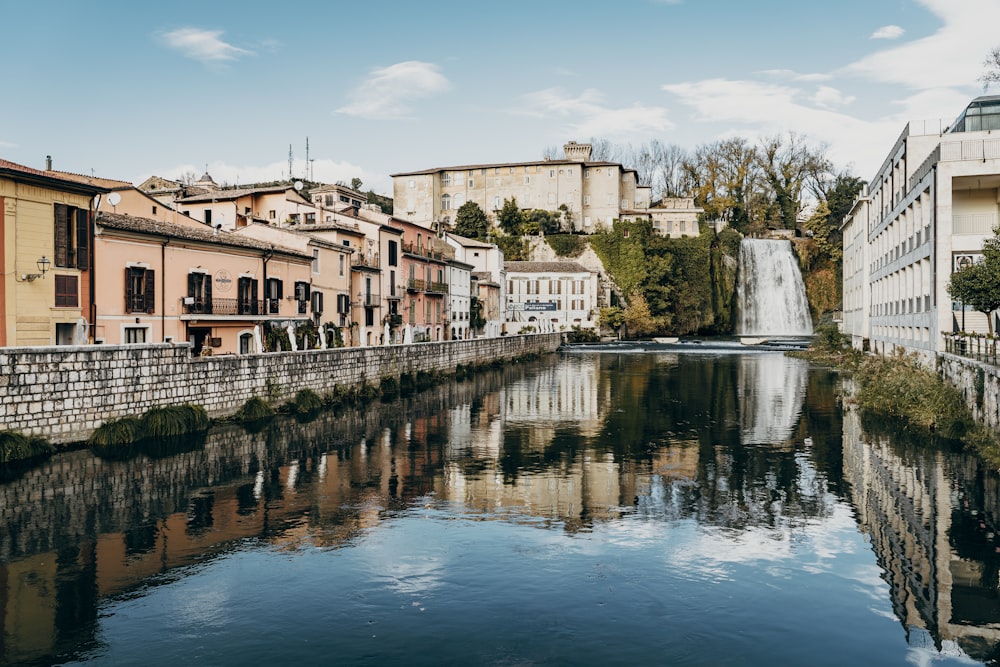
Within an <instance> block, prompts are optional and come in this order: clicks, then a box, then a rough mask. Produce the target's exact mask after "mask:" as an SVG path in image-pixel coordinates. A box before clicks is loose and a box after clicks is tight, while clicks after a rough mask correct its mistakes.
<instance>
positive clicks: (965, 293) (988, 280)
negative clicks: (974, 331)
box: [947, 259, 1000, 336]
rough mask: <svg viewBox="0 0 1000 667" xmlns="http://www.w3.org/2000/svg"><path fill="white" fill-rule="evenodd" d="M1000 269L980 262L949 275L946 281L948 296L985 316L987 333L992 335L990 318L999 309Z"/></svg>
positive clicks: (991, 320)
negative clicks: (987, 327)
mask: <svg viewBox="0 0 1000 667" xmlns="http://www.w3.org/2000/svg"><path fill="white" fill-rule="evenodd" d="M998 269H1000V267H997V266H990V265H989V264H988V263H987V261H986V260H985V259H984V261H982V262H977V263H975V264H970V265H969V266H966V267H965V268H962V269H959V270H958V271H956V272H955V273H953V274H951V278H949V279H948V287H947V290H948V294H950V295H951V298H953V299H955V300H957V301H961V302H962V303H963V304H965V305H968V306H972V308H973V309H974V310H978V311H979V312H980V313H983V314H984V315H986V321H987V323H988V326H989V333H990V335H991V336H992V335H993V319H992V318H991V317H990V313H992V312H993V311H994V310H996V309H997V308H1000V270H998Z"/></svg>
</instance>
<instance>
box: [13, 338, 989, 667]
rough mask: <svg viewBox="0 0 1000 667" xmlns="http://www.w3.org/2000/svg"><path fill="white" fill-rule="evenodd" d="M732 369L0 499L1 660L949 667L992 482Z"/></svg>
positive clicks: (710, 354)
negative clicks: (897, 666)
mask: <svg viewBox="0 0 1000 667" xmlns="http://www.w3.org/2000/svg"><path fill="white" fill-rule="evenodd" d="M841 393H842V391H841V379H840V378H839V377H838V376H837V375H836V374H834V373H832V372H830V371H828V370H825V369H820V368H816V367H812V366H810V365H809V364H808V363H807V362H805V361H802V360H799V359H794V358H791V357H787V356H785V355H784V354H782V353H781V352H775V351H766V350H764V351H761V350H757V351H752V350H748V349H741V348H740V347H739V346H738V345H732V346H713V345H710V344H705V345H690V344H688V345H674V346H661V345H645V346H644V345H637V344H621V345H611V346H602V347H587V346H583V347H576V348H571V349H569V350H566V351H563V352H561V353H559V354H556V355H551V356H549V357H547V358H545V359H542V360H540V361H537V362H530V363H526V364H519V365H513V366H509V367H506V368H503V369H499V370H496V371H490V372H486V373H482V374H479V375H477V376H476V377H474V378H472V379H470V380H466V381H464V382H452V383H449V384H445V385H439V386H436V387H432V388H430V389H428V390H425V391H423V392H420V393H418V394H415V395H412V396H409V397H403V398H400V399H397V400H393V401H387V402H378V403H375V404H372V405H370V406H368V407H367V408H364V409H361V410H354V409H343V410H338V411H329V412H324V413H321V414H320V415H318V416H315V417H314V418H311V419H296V418H291V417H279V418H276V419H275V420H273V421H272V422H270V423H269V424H266V425H262V426H257V427H255V428H245V427H243V426H241V425H235V424H223V425H217V426H215V427H213V429H212V430H211V431H210V432H209V433H208V434H207V435H205V436H203V437H199V438H193V439H188V440H185V441H182V442H176V443H170V444H166V443H159V444H146V445H143V446H141V447H139V448H138V449H137V450H136V451H134V452H132V453H131V454H129V455H128V456H122V455H119V456H111V455H105V456H103V457H102V456H98V455H96V454H94V453H91V452H90V451H87V450H78V451H73V452H68V453H64V454H60V455H58V456H56V457H54V458H52V459H50V460H48V461H46V462H44V463H43V464H41V465H39V466H36V467H31V468H17V467H14V468H8V469H5V470H3V471H2V475H3V476H2V477H0V502H2V506H0V593H2V598H0V599H2V605H0V625H2V627H3V635H2V644H0V664H26V665H49V664H69V665H78V664H86V665H91V664H93V665H104V664H111V665H177V664H182V663H188V664H197V665H202V664H204V665H246V664H298V665H328V664H351V665H354V664H371V665H397V664H399V665H442V664H463V665H464V664H470V665H636V664H659V665H713V666H714V665H741V666H742V665H810V666H815V665H851V664H855V665H925V664H927V665H929V664H934V665H960V664H977V663H979V662H984V663H990V662H992V661H993V660H995V659H996V658H997V657H998V655H1000V598H998V577H1000V538H998V537H997V535H996V534H995V533H994V531H995V529H996V528H995V527H996V525H997V524H996V522H997V519H998V517H1000V478H998V476H997V474H996V472H995V471H992V470H988V469H987V468H986V467H985V466H983V465H982V464H981V463H980V462H979V461H978V460H977V459H976V458H974V457H972V456H970V455H967V454H964V453H962V452H960V451H955V450H953V449H949V448H942V447H940V446H935V445H934V444H933V443H928V442H921V441H919V440H916V439H913V438H908V437H905V436H903V435H900V434H897V433H893V432H892V431H891V429H887V428H885V425H880V424H878V423H869V422H868V421H867V420H862V419H861V417H860V416H859V414H858V413H857V411H856V410H854V409H853V408H851V407H850V406H849V405H847V406H843V405H842V404H841V403H842V401H841V399H840V395H841Z"/></svg>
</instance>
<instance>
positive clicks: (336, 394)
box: [324, 384, 350, 405]
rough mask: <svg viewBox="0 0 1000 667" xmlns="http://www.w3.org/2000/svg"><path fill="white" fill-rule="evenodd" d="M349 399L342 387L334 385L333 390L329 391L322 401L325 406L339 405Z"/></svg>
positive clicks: (347, 392)
mask: <svg viewBox="0 0 1000 667" xmlns="http://www.w3.org/2000/svg"><path fill="white" fill-rule="evenodd" d="M349 398H350V392H349V391H347V389H346V388H344V387H343V386H342V385H339V384H335V385H334V386H333V389H331V390H330V393H328V394H327V395H326V396H325V397H324V401H325V402H326V404H327V405H340V404H341V403H344V402H345V401H347V400H348V399H349Z"/></svg>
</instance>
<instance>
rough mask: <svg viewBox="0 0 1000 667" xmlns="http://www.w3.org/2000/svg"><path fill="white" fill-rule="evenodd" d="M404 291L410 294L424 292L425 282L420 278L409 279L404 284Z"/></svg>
mask: <svg viewBox="0 0 1000 667" xmlns="http://www.w3.org/2000/svg"><path fill="white" fill-rule="evenodd" d="M406 289H407V290H408V291H410V292H426V291H427V281H426V280H421V279H420V278H410V279H409V280H408V281H407V283H406Z"/></svg>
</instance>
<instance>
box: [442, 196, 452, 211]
mask: <svg viewBox="0 0 1000 667" xmlns="http://www.w3.org/2000/svg"><path fill="white" fill-rule="evenodd" d="M441 210H442V211H450V210H451V195H441Z"/></svg>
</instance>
